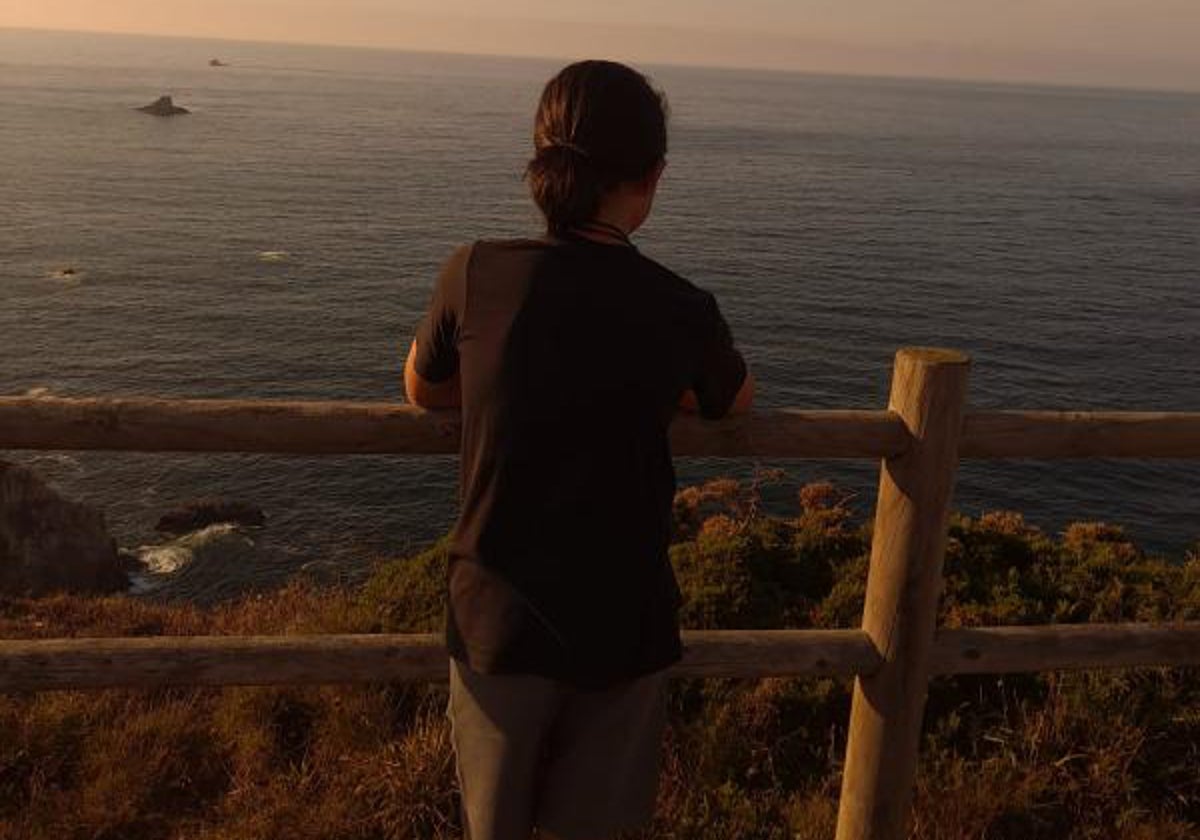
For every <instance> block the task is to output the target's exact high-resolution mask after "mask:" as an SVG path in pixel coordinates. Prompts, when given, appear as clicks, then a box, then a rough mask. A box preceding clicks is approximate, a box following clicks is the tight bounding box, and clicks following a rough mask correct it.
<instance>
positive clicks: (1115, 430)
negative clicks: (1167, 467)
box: [958, 411, 1200, 458]
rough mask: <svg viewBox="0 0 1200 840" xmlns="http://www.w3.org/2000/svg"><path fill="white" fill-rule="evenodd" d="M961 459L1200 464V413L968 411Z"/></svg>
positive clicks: (960, 447)
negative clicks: (1183, 460)
mask: <svg viewBox="0 0 1200 840" xmlns="http://www.w3.org/2000/svg"><path fill="white" fill-rule="evenodd" d="M958 455H959V457H960V458H1200V412H1156V411H973V412H971V411H969V412H967V415H966V417H965V418H964V419H963V434H962V442H961V444H960V446H959V450H958Z"/></svg>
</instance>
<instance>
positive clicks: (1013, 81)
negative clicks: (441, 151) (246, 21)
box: [0, 25, 1200, 97]
mask: <svg viewBox="0 0 1200 840" xmlns="http://www.w3.org/2000/svg"><path fill="white" fill-rule="evenodd" d="M3 31H7V32H31V33H42V34H50V35H98V36H101V37H122V36H124V37H132V38H147V39H155V38H158V39H163V40H177V41H207V42H210V43H230V44H260V45H281V46H293V47H310V48H314V49H326V48H327V49H335V50H363V51H370V52H390V53H408V54H411V55H432V56H449V57H459V58H502V59H512V60H516V61H543V62H554V61H565V62H570V61H574V60H577V59H575V58H572V57H569V56H561V55H558V56H556V55H547V54H543V55H530V54H528V53H515V52H491V53H485V52H469V51H465V50H438V49H419V48H416V47H406V46H401V45H387V44H361V43H358V44H356V43H343V42H325V43H319V42H315V41H305V40H292V39H286V38H283V39H277V40H265V39H262V38H238V37H233V36H221V37H213V36H207V35H182V34H177V33H171V34H166V33H157V32H137V31H131V30H116V29H53V28H46V27H36V26H8V25H0V32H3ZM8 63H9V62H5V61H3V60H0V66H4V65H5V64H8ZM626 63H631V64H632V63H634V62H632V61H627V62H626ZM636 63H637V64H640V65H642V66H647V67H662V68H672V69H674V68H679V69H691V70H727V71H741V72H751V73H765V74H773V75H792V76H816V77H823V78H831V79H855V80H879V81H897V82H905V81H907V82H937V83H945V84H966V85H994V86H999V87H1010V88H1046V89H1051V90H1074V91H1094V92H1109V93H1157V94H1166V95H1170V96H1193V97H1194V96H1200V87H1195V88H1184V87H1152V86H1147V85H1116V84H1084V83H1079V82H1064V81H1049V80H1043V79H1038V80H1029V79H1017V78H1011V77H999V76H922V75H906V74H902V73H853V72H846V71H836V70H811V69H802V68H798V67H796V68H788V67H778V66H762V65H757V66H756V65H749V64H738V63H720V64H700V63H692V62H680V61H653V60H651V61H642V60H638V61H637V62H636Z"/></svg>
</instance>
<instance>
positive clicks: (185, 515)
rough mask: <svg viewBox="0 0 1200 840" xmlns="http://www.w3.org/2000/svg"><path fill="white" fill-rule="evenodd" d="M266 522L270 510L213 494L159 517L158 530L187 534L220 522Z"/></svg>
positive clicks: (244, 523) (255, 525) (259, 523)
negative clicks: (267, 512) (264, 511)
mask: <svg viewBox="0 0 1200 840" xmlns="http://www.w3.org/2000/svg"><path fill="white" fill-rule="evenodd" d="M266 522H267V517H266V514H264V513H263V512H262V509H261V508H258V507H255V506H254V505H251V504H247V503H246V502H237V501H233V500H230V499H221V498H211V499H197V500H196V501H193V502H188V503H187V504H185V505H182V506H180V507H178V508H176V509H175V510H172V511H168V512H167V513H165V514H163V516H162V517H161V518H160V519H159V520H158V524H157V525H155V526H154V530H156V531H159V532H160V533H166V534H186V533H189V532H191V531H199V530H200V529H201V528H207V527H208V526H209V525H216V524H218V523H227V524H233V525H246V526H250V527H258V526H260V525H265V524H266Z"/></svg>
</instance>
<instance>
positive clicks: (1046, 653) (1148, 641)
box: [931, 621, 1200, 674]
mask: <svg viewBox="0 0 1200 840" xmlns="http://www.w3.org/2000/svg"><path fill="white" fill-rule="evenodd" d="M1159 665H1163V666H1167V665H1169V666H1174V667H1188V666H1191V667H1194V666H1200V621H1193V622H1180V623H1178V624H1055V625H1042V626H1035V627H971V628H961V629H943V630H939V631H938V633H937V635H936V637H935V641H934V646H933V656H932V663H931V670H932V671H933V673H935V674H1009V673H1017V672H1022V671H1079V670H1088V669H1092V668H1140V667H1143V666H1145V667H1150V666H1159Z"/></svg>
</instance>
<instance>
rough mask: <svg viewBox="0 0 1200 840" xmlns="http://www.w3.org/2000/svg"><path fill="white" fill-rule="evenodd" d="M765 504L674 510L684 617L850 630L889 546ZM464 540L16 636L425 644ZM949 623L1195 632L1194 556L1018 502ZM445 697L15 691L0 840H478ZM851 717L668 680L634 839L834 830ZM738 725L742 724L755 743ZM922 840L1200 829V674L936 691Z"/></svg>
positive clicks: (985, 520)
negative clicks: (1037, 514)
mask: <svg viewBox="0 0 1200 840" xmlns="http://www.w3.org/2000/svg"><path fill="white" fill-rule="evenodd" d="M754 497H755V494H754V491H753V488H747V487H745V486H744V485H738V484H737V483H736V482H724V483H719V484H714V485H709V486H706V487H703V488H698V489H696V490H694V491H692V492H690V493H685V494H681V498H680V500H679V503H678V504H677V513H678V515H679V522H680V527H679V542H678V543H677V544H676V545H675V547H674V548H673V550H672V560H673V562H674V563H675V565H676V568H677V570H678V573H679V578H680V582H681V586H682V588H683V590H684V593H685V596H686V598H687V603H686V604H685V607H684V613H683V615H684V618H685V621H686V623H688V624H690V625H692V626H697V627H717V626H742V627H755V626H836V625H849V624H853V623H855V622H856V621H857V618H858V611H859V609H860V608H861V599H862V581H863V575H864V572H865V556H866V552H867V548H868V542H869V533H868V532H867V531H866V530H865V529H864V528H863V527H862V526H861V525H860V524H858V523H857V522H856V521H855V520H854V517H853V516H852V514H851V512H850V511H849V510H848V509H847V508H846V506H845V503H844V500H843V499H842V497H841V496H840V494H838V493H837V492H836V490H834V489H833V488H829V487H827V486H823V487H809V488H806V489H805V490H804V491H803V493H802V494H801V499H800V501H801V504H800V506H799V510H798V511H797V516H796V517H795V518H793V519H781V518H770V517H764V516H760V515H759V514H758V512H757V505H756V503H755V498H754ZM444 563H445V547H444V545H439V546H435V547H434V548H433V549H431V550H430V551H427V552H425V553H424V554H421V555H418V556H416V557H413V558H407V559H405V560H400V561H394V562H391V563H388V564H383V565H381V566H380V568H379V569H378V571H377V573H376V574H375V576H374V577H373V578H372V579H371V581H370V582H369V583H368V584H367V585H366V586H365V587H364V588H362V589H361V590H357V591H349V590H336V589H323V588H317V587H314V586H311V585H306V584H300V583H298V584H294V585H292V586H289V587H288V588H286V589H284V590H282V591H280V592H277V593H274V594H270V595H260V596H254V597H250V598H247V599H245V600H242V601H239V602H236V603H229V604H225V605H221V606H217V607H214V608H211V609H201V608H197V607H194V606H187V605H161V604H152V603H147V602H142V601H137V600H134V599H130V598H125V597H112V598H96V599H88V598H77V597H66V596H60V597H53V598H46V599H41V600H36V601H8V602H3V603H0V636H4V637H52V636H87V635H157V634H196V633H218V634H245V633H298V632H350V631H354V632H376V631H383V630H426V629H433V628H436V627H438V626H439V625H440V621H441V614H442V606H441V601H440V598H441V575H442V572H443V569H444ZM947 576H948V580H947V588H946V595H945V598H944V603H943V607H942V612H943V620H944V621H946V622H949V623H954V624H983V623H989V624H992V623H1034V622H1043V621H1051V620H1054V621H1088V620H1149V619H1156V618H1168V617H1188V618H1197V617H1200V558H1197V557H1195V556H1193V557H1191V558H1190V559H1186V560H1185V561H1184V562H1179V563H1169V562H1165V561H1163V560H1159V559H1155V558H1152V557H1146V556H1144V555H1143V554H1142V553H1141V552H1140V551H1138V550H1137V548H1136V547H1135V546H1133V545H1132V544H1130V543H1129V542H1128V540H1126V539H1125V538H1124V536H1123V534H1121V532H1120V531H1119V529H1115V528H1113V527H1111V526H1106V525H1080V526H1075V527H1073V528H1071V529H1069V530H1068V531H1067V532H1066V534H1065V535H1064V536H1062V537H1061V538H1055V537H1053V536H1050V535H1046V534H1043V533H1041V532H1039V531H1037V530H1036V529H1033V528H1031V527H1029V526H1028V525H1027V524H1026V523H1025V522H1024V521H1023V520H1022V519H1021V518H1020V517H1019V516H1017V515H1015V514H992V515H988V516H985V517H981V518H979V519H978V520H967V519H961V518H960V519H958V520H956V521H955V523H954V525H953V529H952V534H951V542H950V547H949V550H948V554H947ZM444 704H445V690H444V688H441V687H436V686H402V685H380V686H370V687H345V686H334V687H324V688H285V689H279V688H269V689H268V688H262V689H252V688H244V689H227V690H220V691H217V690H163V691H154V692H125V691H104V692H96V693H79V692H60V693H46V694H40V695H11V696H5V697H0V838H5V839H6V840H7V838H12V839H13V840H17V838H47V840H49V838H54V840H73V838H80V840H82V839H83V838H88V840H97V839H98V838H130V840H139V838H146V839H147V840H150V838H196V839H197V840H216V839H217V838H222V839H223V840H250V839H251V838H262V840H267V838H279V837H287V838H289V839H290V840H317V839H318V838H342V839H347V840H354V838H362V840H367V838H388V839H389V840H391V839H393V838H394V840H402V839H403V840H408V839H409V838H412V839H413V840H417V839H418V838H419V839H420V840H442V838H446V839H447V840H448V838H454V837H457V836H458V835H459V832H458V828H457V814H456V803H455V786H454V773H453V763H452V756H451V752H450V748H449V742H448V738H447V728H446V724H445V720H444V715H443V709H444ZM848 708H849V698H848V692H847V684H846V683H845V682H843V681H835V680H780V679H771V680H761V681H745V682H738V681H726V680H722V681H717V680H711V681H684V682H680V683H677V684H675V685H674V687H673V689H672V718H671V727H670V731H669V736H668V743H667V749H666V753H665V763H664V768H663V777H662V786H661V790H660V797H659V804H658V812H657V815H656V818H655V823H654V825H653V826H652V827H651V828H650V829H649V830H647V831H645V832H641V833H639V834H638V835H637V838H642V839H644V840H649V838H677V839H678V840H685V839H686V840H692V838H695V840H699V838H705V840H708V838H754V839H755V840H758V839H759V838H762V840H818V838H830V837H832V836H833V830H834V825H835V820H836V797H837V791H838V783H839V773H840V762H841V759H842V754H843V750H844V747H845V736H846V733H845V725H846V721H847V715H848ZM730 732H736V733H738V736H737V737H735V738H731V737H729V733H730ZM922 756H923V758H922V767H921V774H920V779H919V783H918V791H917V805H916V810H915V815H916V823H915V828H914V837H917V838H926V839H927V840H951V838H953V840H962V838H987V840H1017V839H1018V838H1020V840H1030V839H1032V840H1036V838H1054V840H1067V838H1113V839H1114V840H1150V838H1155V840H1172V838H1194V837H1200V773H1197V770H1196V768H1197V767H1200V675H1197V674H1196V673H1195V672H1184V671H1169V670H1164V669H1159V670H1146V671H1133V672H1123V673H1111V674H1073V675H1055V674H1048V675H1026V676H1017V677H1010V678H1007V679H997V678H987V677H961V678H942V679H938V680H936V681H935V682H934V684H933V685H932V686H931V691H930V699H929V710H928V714H927V726H926V735H925V739H924V744H923V753H922Z"/></svg>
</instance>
